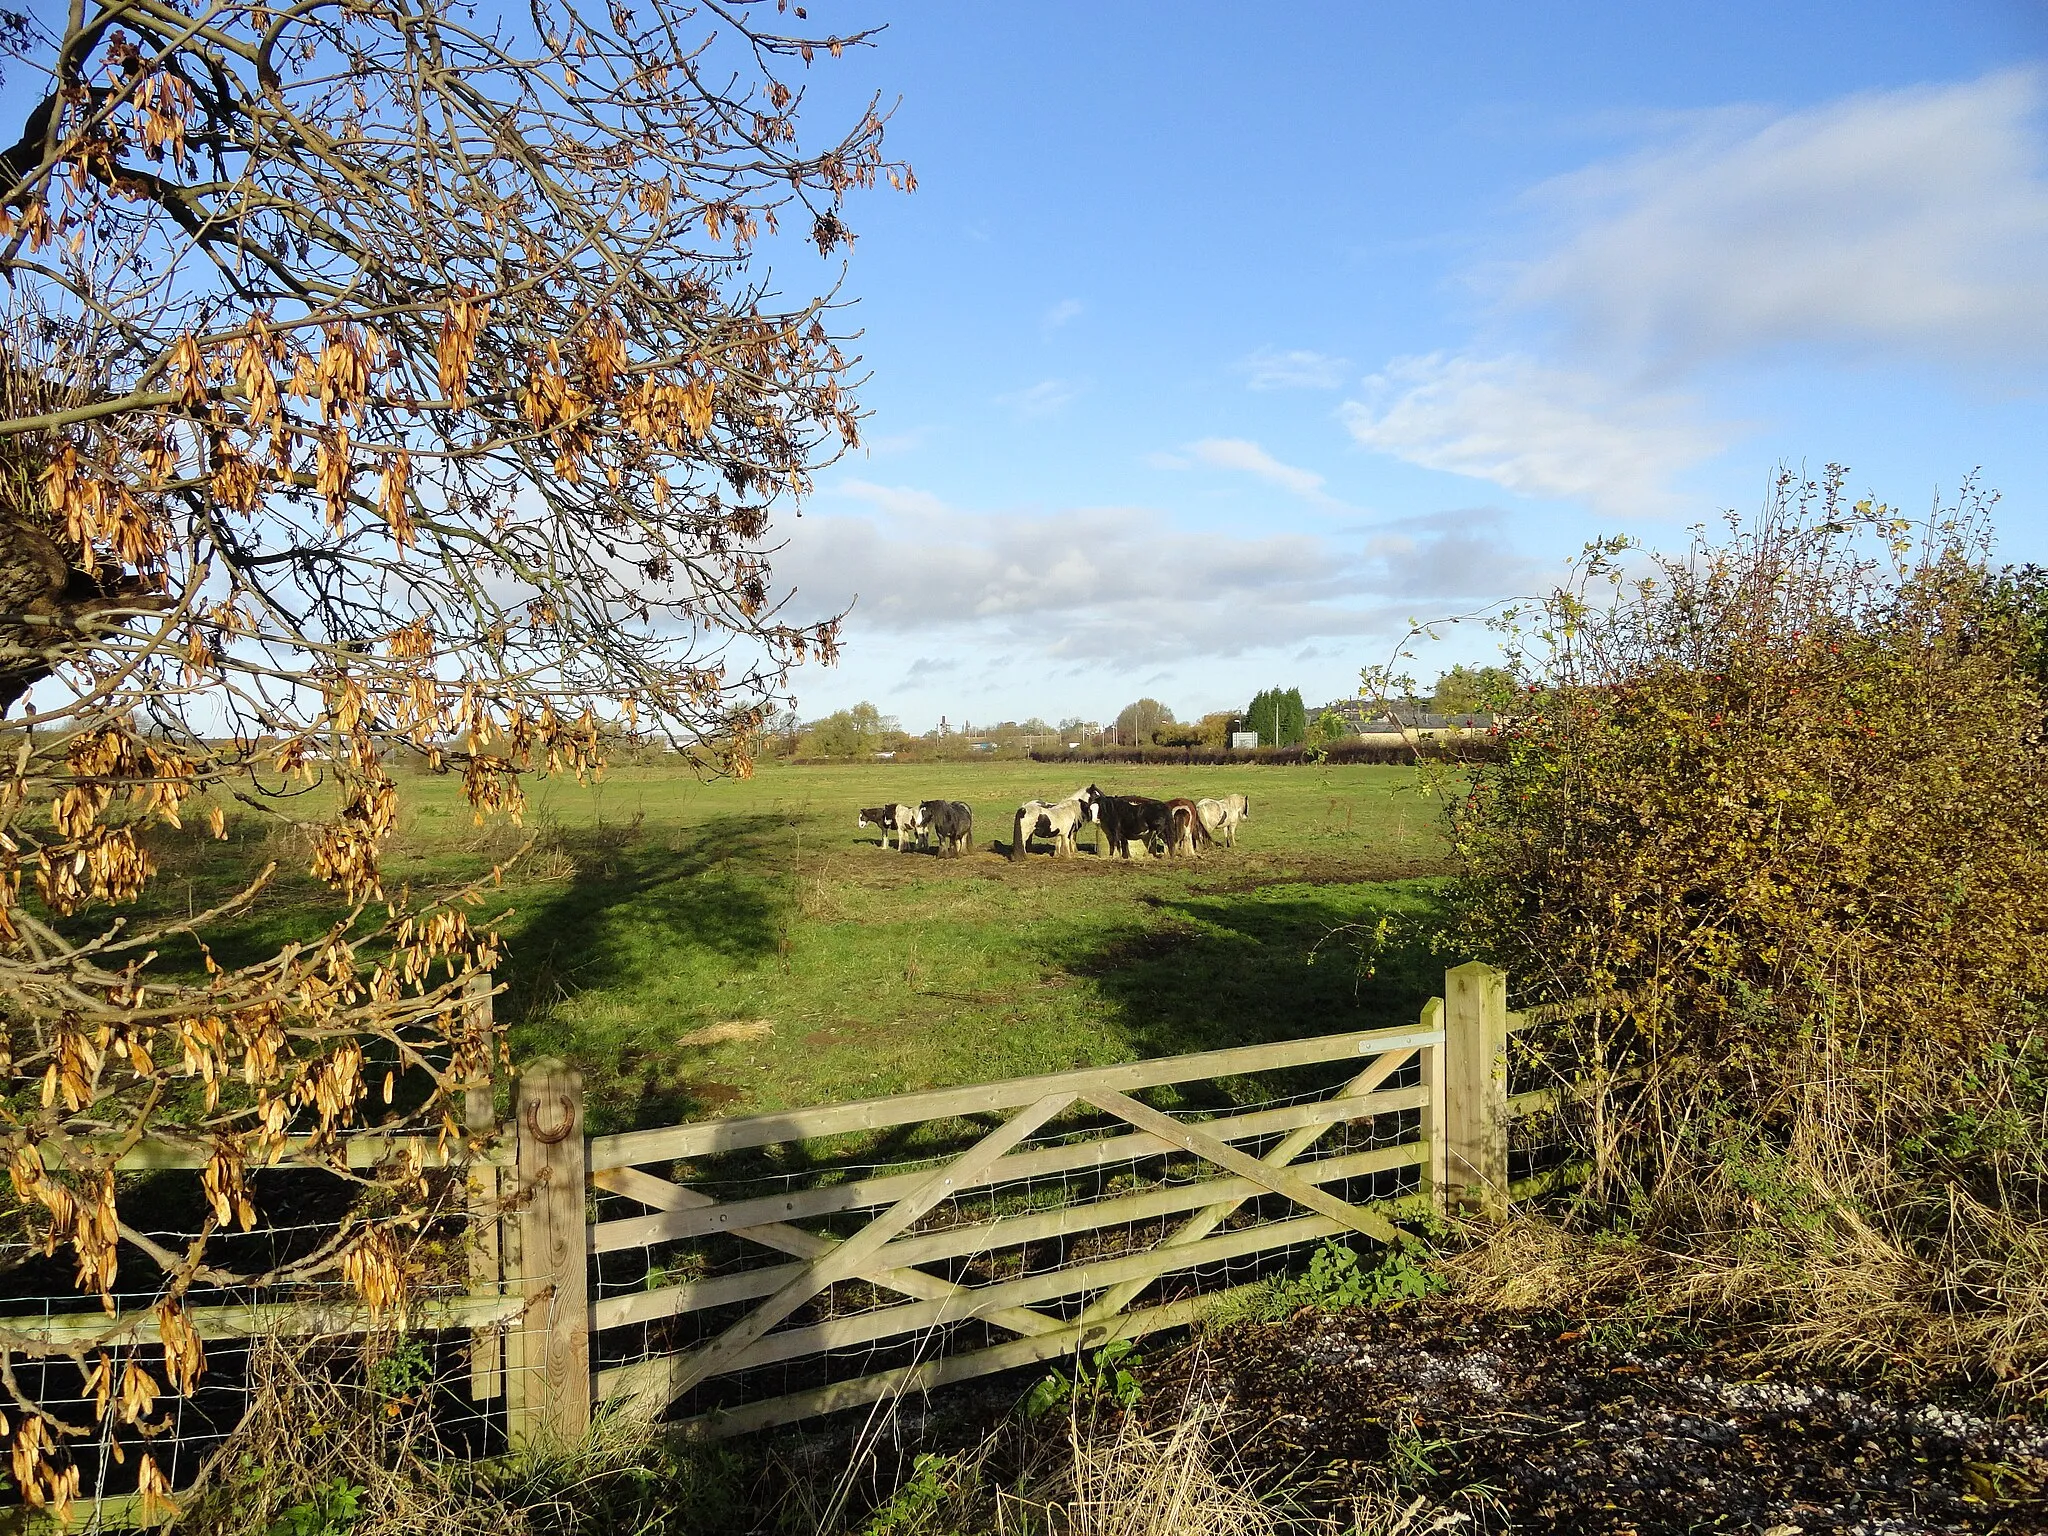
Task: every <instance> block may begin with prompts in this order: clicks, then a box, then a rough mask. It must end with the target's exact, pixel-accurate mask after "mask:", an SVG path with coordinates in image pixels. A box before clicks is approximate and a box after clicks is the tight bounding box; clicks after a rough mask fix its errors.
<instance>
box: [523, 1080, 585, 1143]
mask: <svg viewBox="0 0 2048 1536" xmlns="http://www.w3.org/2000/svg"><path fill="white" fill-rule="evenodd" d="M555 1102H556V1103H558V1104H560V1105H561V1106H562V1119H561V1123H560V1124H559V1126H557V1128H556V1129H554V1130H551V1131H544V1130H542V1129H541V1128H540V1105H541V1101H540V1100H539V1099H534V1100H532V1101H531V1102H529V1103H528V1104H527V1106H526V1128H527V1129H528V1130H529V1131H531V1132H533V1134H534V1137H535V1139H536V1140H538V1141H540V1142H541V1143H542V1144H544V1145H546V1146H550V1147H551V1146H553V1145H554V1144H555V1143H556V1142H558V1141H567V1140H568V1139H569V1133H570V1132H571V1131H573V1130H575V1129H576V1106H575V1104H574V1103H573V1102H571V1100H570V1098H569V1095H567V1094H566V1093H561V1094H556V1095H555Z"/></svg>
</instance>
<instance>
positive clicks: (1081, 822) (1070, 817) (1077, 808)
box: [854, 784, 1252, 861]
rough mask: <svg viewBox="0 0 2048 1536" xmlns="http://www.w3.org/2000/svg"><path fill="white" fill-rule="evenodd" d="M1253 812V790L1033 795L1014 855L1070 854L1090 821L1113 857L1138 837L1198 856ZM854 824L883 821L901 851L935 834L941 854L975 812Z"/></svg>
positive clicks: (960, 808) (934, 803)
mask: <svg viewBox="0 0 2048 1536" xmlns="http://www.w3.org/2000/svg"><path fill="white" fill-rule="evenodd" d="M1251 816H1252V802H1251V799H1250V797H1249V796H1246V795H1225V796H1223V797H1222V798H1221V799H1220V800H1188V799H1185V798H1183V799H1175V800H1153V799H1150V798H1148V797H1147V796H1144V795H1111V794H1105V793H1104V792H1103V791H1102V790H1100V789H1098V788H1097V787H1096V786H1095V785H1093V784H1090V785H1089V786H1088V787H1087V788H1086V789H1079V790H1076V791H1074V793H1073V794H1071V795H1069V796H1067V798H1066V799H1064V800H1027V801H1025V802H1024V803H1023V804H1022V805H1020V806H1018V807H1017V814H1016V815H1015V817H1013V818H1012V820H1011V824H1010V858H1011V859H1012V860H1013V861H1015V860H1019V859H1022V858H1023V857H1024V856H1025V854H1026V853H1028V852H1029V851H1030V847H1031V844H1032V842H1033V840H1034V839H1035V840H1037V841H1039V842H1041V843H1049V844H1050V845H1051V850H1050V851H1051V854H1052V856H1053V857H1054V858H1060V857H1062V856H1065V857H1068V858H1071V857H1073V856H1074V855H1075V854H1076V853H1078V852H1079V848H1078V847H1077V844H1076V839H1077V838H1078V837H1079V836H1080V832H1081V829H1082V828H1083V827H1088V826H1093V827H1096V828H1098V829H1100V830H1099V834H1098V839H1097V842H1096V850H1097V852H1100V851H1102V846H1103V843H1104V842H1107V844H1108V851H1109V856H1110V857H1111V858H1122V859H1128V858H1129V857H1130V856H1131V844H1132V843H1140V844H1142V845H1143V846H1144V848H1145V849H1146V851H1147V852H1148V853H1151V854H1153V855H1154V856H1155V857H1156V856H1159V855H1163V854H1188V855H1192V854H1194V853H1195V852H1197V851H1198V850H1199V849H1200V848H1202V847H1205V846H1210V845H1213V844H1216V843H1221V844H1222V845H1223V846H1224V847H1226V848H1235V847H1236V846H1237V829H1238V827H1239V826H1240V825H1241V824H1243V823H1244V822H1247V821H1250V820H1251ZM854 825H855V826H857V827H876V828H879V829H880V831H881V834H882V846H883V847H884V848H887V847H888V846H889V839H890V838H891V837H892V836H893V837H894V838H895V839H896V850H897V852H899V853H903V852H907V851H909V848H910V841H909V840H910V839H911V838H912V837H915V838H916V839H917V846H918V847H920V848H929V847H931V846H932V844H933V842H934V841H935V840H936V842H937V844H938V851H939V852H940V853H942V854H960V853H966V852H969V851H971V850H972V849H973V847H974V812H973V811H972V810H970V809H969V808H968V807H967V806H966V805H964V804H963V803H962V802H960V801H958V800H926V801H923V802H922V803H920V804H918V805H914V806H913V805H873V806H868V807H866V808H865V809H863V810H862V811H861V813H860V816H859V818H858V819H857V820H856V822H855V823H854Z"/></svg>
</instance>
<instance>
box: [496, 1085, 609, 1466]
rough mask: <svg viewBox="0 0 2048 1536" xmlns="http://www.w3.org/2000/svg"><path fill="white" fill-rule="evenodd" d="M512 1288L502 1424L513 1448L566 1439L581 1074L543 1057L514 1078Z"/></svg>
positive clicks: (576, 1389) (578, 1344) (574, 1324)
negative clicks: (515, 1263) (516, 1296)
mask: <svg viewBox="0 0 2048 1536" xmlns="http://www.w3.org/2000/svg"><path fill="white" fill-rule="evenodd" d="M518 1138H519V1199H520V1207H519V1212H518V1215H517V1217H516V1226H517V1229H518V1233H519V1267H518V1269H517V1271H516V1274H517V1277H518V1285H519V1293H520V1294H521V1295H522V1296H524V1297H525V1298H526V1310H525V1311H524V1312H522V1313H521V1314H520V1317H519V1321H518V1323H517V1325H516V1332H515V1334H514V1342H515V1343H516V1348H514V1349H513V1350H512V1351H511V1352H510V1353H511V1359H510V1360H509V1361H508V1362H507V1363H508V1369H507V1372H506V1379H505V1428H506V1434H507V1436H508V1438H509V1439H510V1440H511V1443H512V1445H513V1446H514V1447H515V1448H516V1447H520V1446H526V1445H535V1444H540V1443H548V1444H553V1445H557V1446H566V1445H570V1444H573V1443H574V1442H575V1441H576V1440H577V1439H578V1438H579V1437H580V1436H581V1435H582V1434H583V1432H584V1430H585V1429H587V1428H588V1427H589V1425H590V1291H589V1279H588V1274H589V1271H588V1264H589V1251H590V1241H589V1237H588V1234H587V1230H586V1224H585V1221H584V1186H585V1179H586V1177H587V1174H586V1170H585V1160H584V1143H583V1074H582V1073H580V1072H578V1071H577V1070H576V1069H575V1068H574V1067H571V1066H569V1065H568V1064H567V1063H565V1062H561V1061H557V1060H555V1059H554V1058H552V1057H544V1058H542V1059H541V1060H539V1061H535V1062H532V1063H530V1064H529V1065H528V1066H527V1068H526V1070H525V1071H524V1073H522V1074H521V1076H520V1079H519V1104H518Z"/></svg>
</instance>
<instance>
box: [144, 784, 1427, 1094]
mask: <svg viewBox="0 0 2048 1536" xmlns="http://www.w3.org/2000/svg"><path fill="white" fill-rule="evenodd" d="M1098 776H1099V777H1100V778H1101V779H1102V780H1103V782H1104V787H1105V788H1109V789H1112V790H1115V791H1118V792H1126V793H1149V794H1157V795H1161V796H1166V795H1176V794H1187V795H1193V796H1199V795H1205V794H1222V793H1225V792H1228V791H1230V790H1233V789H1238V790H1243V791H1244V792H1246V793H1248V794H1249V795H1250V796H1251V798H1252V811H1253V816H1252V820H1251V821H1250V822H1249V823H1248V824H1247V826H1246V827H1245V828H1244V829H1243V832H1242V834H1241V836H1240V839H1239V846H1238V848H1237V849H1236V850H1234V851H1230V850H1224V849H1216V850H1214V851H1212V852H1210V853H1207V854H1205V855H1204V856H1202V857H1201V858H1198V859H1177V860H1156V861H1153V860H1145V859H1142V858H1141V859H1138V860H1135V861H1133V862H1132V863H1130V864H1124V863H1123V862H1121V861H1115V862H1112V861H1110V860H1108V859H1104V858H1098V857H1096V856H1094V855H1093V854H1092V853H1090V852H1089V851H1088V849H1087V848H1086V846H1085V839H1086V838H1087V837H1088V836H1090V835H1091V834H1084V848H1083V851H1082V854H1081V856H1080V857H1079V858H1076V859H1072V860H1059V861H1054V860H1052V859H1050V858H1048V857H1045V856H1043V855H1039V856H1034V857H1032V858H1031V859H1029V860H1028V861H1027V862H1026V863H1024V864H1022V865H1013V864H1011V863H1009V862H1008V861H1007V860H1006V859H1005V858H1004V857H1002V855H1001V854H1000V853H999V852H997V851H996V845H1002V846H1006V845H1007V842H1008V838H1009V830H1010V829H1009V813H1010V812H1011V811H1012V810H1013V809H1014V808H1015V806H1016V805H1017V803H1018V802H1019V801H1020V800H1023V799H1027V798H1030V797H1032V796H1034V795H1047V796H1058V795H1062V794H1065V793H1068V792H1069V791H1071V790H1073V789H1076V788H1079V787H1080V786H1081V785H1083V784H1085V783H1086V782H1087V781H1088V777H1089V775H1088V773H1087V772H1086V771H1085V770H1082V771H1075V770H1071V769H1063V768H1060V767H1055V766H1047V765H1039V764H1031V763H968V764H930V765H901V766H898V765H892V764H874V765H863V766H848V767H768V768H764V769H763V770H762V771H761V773H760V774H759V775H758V776H757V777H755V778H754V779H751V780H746V781H721V782H717V783H711V784H699V783H697V782H695V781H693V780H691V779H689V778H687V777H684V776H682V775H679V774H677V773H675V772H674V771H672V770H667V769H661V768H634V767H628V768H621V769H618V770H615V771H614V772H613V773H611V774H609V775H608V776H607V778H606V780H605V781H604V782H603V783H602V784H600V785H597V786H594V787H588V788H585V787H579V786H577V785H575V784H573V783H571V782H567V781H561V782H551V783H546V784H540V785H536V786H534V787H533V788H532V789H531V791H530V796H531V798H530V804H529V810H528V815H527V818H526V821H527V826H528V828H529V829H532V830H538V831H539V833H540V834H541V840H542V846H541V848H540V849H539V851H538V853H537V855H536V856H535V857H534V858H533V859H531V860H530V869H529V871H528V872H527V873H525V874H522V875H520V876H519V877H517V878H514V879H508V881H507V884H506V888H505V900H506V903H507V905H509V907H510V908H511V912H510V914H509V916H508V917H507V918H506V920H505V922H504V924H503V932H504V935H505V937H506V939H507V941H508V947H509V959H508V961H507V963H506V964H505V966H504V967H503V969H502V970H501V972H500V979H501V980H502V981H503V982H504V983H505V985H506V988H507V990H506V993H505V995H504V996H503V997H501V998H500V1000H499V1008H500V1014H501V1017H502V1018H503V1019H504V1020H505V1021H506V1023H507V1024H508V1025H509V1026H510V1029H511V1035H512V1044H513V1050H514V1054H515V1057H516V1058H518V1059H521V1060H525V1059H530V1058H532V1057H534V1056H537V1055H541V1054H555V1055H561V1056H565V1057H567V1058H568V1059H570V1060H571V1061H573V1062H575V1063H576V1064H577V1065H578V1066H580V1067H581V1068H582V1069H583V1071H584V1073H585V1077H586V1083H587V1086H588V1088H589V1090H590V1098H589V1106H590V1108H589V1118H590V1120H591V1123H592V1127H593V1129H599V1130H608V1129H619V1128H626V1127H633V1126H642V1125H659V1124H666V1123H671V1122H675V1121H679V1120H684V1119H689V1118H693V1117H699V1116H704V1115H714V1114H734V1113H745V1112H749V1111H754V1110H761V1109H772V1108H783V1107H789V1106H794V1105H802V1104H811V1103H824V1102H830V1101H832V1100H835V1099H846V1098H857V1097H865V1096H869V1095H875V1094H885V1093H894V1092H900V1091H906V1090H910V1089H916V1088H923V1087H931V1086H935V1085H941V1084H948V1083H960V1082H974V1081H984V1080H990V1079H995V1078H1002V1077H1010V1076H1016V1075H1021V1074H1026V1073H1037V1072H1048V1071H1057V1070H1060V1069H1062V1068H1066V1067H1072V1066H1080V1065H1090V1064H1099V1063H1103V1062H1109V1061H1117V1060H1127V1059H1131V1058H1134V1057H1142V1056H1153V1055H1167V1054H1173V1053H1177V1052H1183V1051H1194V1050H1203V1049H1208V1048H1212V1047H1216V1046H1223V1045H1229V1044H1235V1043H1243V1042H1250V1041H1262V1040H1271V1039H1279V1038H1285V1037H1288V1036H1298V1035H1305V1034H1318V1033H1325V1032H1329V1031H1335V1030H1340V1029H1350V1028H1361V1027H1370V1026H1372V1025H1375V1024H1379V1023H1397V1022H1403V1021H1406V1020H1408V1019H1412V1018H1413V1017H1414V1011H1415V1008H1416V1007H1417V1006H1418V1004H1419V1001H1420V999H1421V998H1422V997H1424V996H1427V995H1428V994H1429V993H1430V992H1432V991H1434V990H1436V981H1437V978H1436V976H1435V971H1434V967H1436V966H1437V965H1438V964H1440V962H1439V961H1437V960H1436V959H1435V958H1434V957H1432V956H1431V955H1430V954H1429V953H1428V952H1427V946H1426V943H1424V942H1422V941H1421V940H1420V939H1418V940H1417V941H1415V942H1411V943H1409V944H1407V945H1406V946H1405V947H1398V946H1397V947H1396V949H1395V950H1394V951H1393V953H1391V954H1390V955H1389V956H1388V957H1386V959H1385V960H1384V961H1383V962H1382V964H1381V966H1380V969H1379V972H1378V974H1377V975H1375V976H1373V977H1371V978H1369V979H1367V980H1364V981H1363V982H1361V981H1360V980H1359V979H1358V977H1357V976H1356V974H1355V966H1354V964H1353V956H1352V953H1351V951H1350V950H1349V949H1348V948H1346V947H1344V946H1343V945H1342V944H1341V943H1338V944H1334V945H1332V946H1330V947H1327V948H1326V949H1325V951H1324V953H1323V955H1322V956H1321V958H1319V959H1317V960H1316V961H1315V962H1314V963H1311V959H1310V956H1311V951H1312V950H1313V949H1314V948H1315V946H1316V944H1317V942H1318V941H1319V940H1321V939H1323V938H1324V936H1325V935H1326V934H1328V933H1329V932H1330V931H1331V930H1333V929H1335V928H1338V927H1339V926H1341V925H1343V924H1346V923H1352V922H1357V921H1359V920H1361V919H1370V918H1372V917H1374V916H1376V915H1378V914H1381V913H1387V912H1392V913H1397V914H1402V915H1404V916H1406V917H1407V918H1409V919H1411V920H1412V922H1411V927H1412V928H1413V929H1414V930H1415V931H1416V932H1417V933H1421V932H1422V931H1424V930H1426V929H1427V927H1428V923H1429V918H1430V914H1431V912H1432V910H1433V900H1434V892H1435V879H1434V878H1433V877H1434V876H1436V875H1437V874H1438V873H1439V872H1440V870H1441V869H1442V867H1443V864H1444V848H1443V844H1442V841H1441V837H1440V835H1439V833H1438V831H1437V829H1436V820H1435V814H1434V809H1433V806H1432V804H1431V802H1429V801H1428V800H1426V799H1425V798H1424V797H1422V796H1421V795H1420V794H1418V793H1417V792H1416V787H1417V781H1416V778H1415V774H1414V771H1413V770H1412V769H1406V768H1391V767H1363V766H1359V767H1332V768H1320V769H1319V768H1312V767H1311V768H1303V767H1266V768H1260V767H1246V766H1235V767H1215V768H1179V767H1167V768H1154V767H1145V768H1125V767H1116V768H1108V767H1105V768H1102V769H1101V770H1099V775H1098ZM402 789H403V792H404V796H405V802H406V805H407V807H408V809H407V811H406V814H405V819H404V821H403V823H402V825H401V829H400V832H399V834H398V836H397V837H396V839H395V840H394V843H393V846H392V848H391V850H390V852H389V855H388V856H387V859H386V865H385V868H386V879H387V884H390V885H393V886H396V885H397V884H399V883H401V882H405V881H417V882H426V881H437V880H443V879H447V878H450V877H452V876H454V875H456V874H458V873H462V872H466V871H470V870H474V869H475V868H477V867H479V866H480V865H483V864H485V863H487V862H488V859H489V857H490V856H492V855H493V854H496V855H498V856H502V855H503V853H504V852H505V851H507V850H508V849H510V848H511V847H514V846H516V845H517V843H518V842H519V841H520V840H521V838H522V837H523V834H519V833H516V832H514V831H513V830H512V829H506V828H491V829H484V830H481V831H479V830H478V829H477V828H475V827H474V826H473V825H472V822H471V818H470V814H469V811H468V808H467V807H466V806H464V805H463V804H461V802H460V796H459V787H458V785H457V784H456V782H455V781H454V780H453V779H452V778H447V777H438V776H419V777H409V778H407V779H406V780H404V781H403V784H402ZM939 796H944V797H946V798H953V799H961V800H966V801H968V802H969V803H970V804H971V805H972V806H973V807H974V813H975V832H976V836H975V848H974V851H973V852H972V853H971V854H969V855H967V856H965V857H961V858H957V859H954V858H940V857H937V856H935V855H930V854H917V853H911V854H898V853H896V852H894V851H893V850H892V851H889V852H884V851H882V850H881V849H880V848H879V847H878V846H877V835H876V834H875V833H874V832H873V831H872V830H859V831H857V830H856V829H855V826H854V818H855V814H856V812H857V811H858V809H859V808H860V807H861V806H863V805H871V804H876V803H880V802H883V801H890V800H904V801H911V802H914V801H917V800H920V799H926V798H934V797H939ZM164 855H165V863H166V866H167V867H166V871H165V876H164V878H163V880H162V882H161V884H160V886H159V894H158V896H157V898H156V900H157V902H159V903H165V902H168V903H170V904H173V905H176V906H178V907H180V908H182V907H184V906H185V905H187V904H188V903H191V904H195V905H203V904H204V902H205V901H206V900H207V899H208V898H209V897H212V896H217V895H218V894H219V893H221V892H223V891H225V890H226V889H228V888H229V887H230V886H231V884H232V883H233V881H234V880H235V879H236V878H237V877H240V876H241V875H242V874H243V873H244V871H246V870H247V869H248V868H249V867H251V866H252V865H254V864H257V863H259V862H260V861H261V860H262V859H264V858H267V857H278V858H280V861H281V863H282V864H283V865H284V867H286V868H287V869H289V868H291V867H292V866H293V865H294V864H296V863H299V862H301V861H300V860H299V859H298V858H297V856H296V854H295V851H294V850H293V849H291V848H290V847H289V846H282V847H281V846H279V840H278V839H277V838H276V837H274V836H271V837H265V835H264V834H263V833H262V832H261V831H260V829H259V828H258V827H257V826H256V825H255V824H254V823H253V822H248V821H244V822H240V823H237V824H236V827H235V831H234V834H233V836H232V837H231V839H230V841H229V843H228V844H227V845H226V846H225V847H223V846H222V845H219V844H211V843H196V844H195V843H189V842H185V843H178V844H175V845H167V846H166V847H165V848H164ZM319 894H320V893H319V891H318V888H317V887H315V886H313V885H312V883H311V882H310V881H309V880H307V879H306V878H305V877H303V876H294V877H291V878H288V879H286V880H284V881H283V882H282V883H281V884H280V885H279V886H278V887H277V888H276V889H275V890H274V891H273V892H271V893H268V894H266V896H265V897H264V898H263V900H262V902H261V903H260V904H259V906H258V907H257V909H256V910H255V911H254V912H252V913H251V914H250V915H249V916H248V917H247V918H246V919H243V920H241V921H238V922H237V923H236V924H235V925H234V926H233V927H232V928H231V929H229V930H228V931H226V932H225V933H223V934H222V935H220V936H219V938H218V939H217V940H216V944H215V948H216V952H217V953H220V954H221V955H222V956H223V958H227V959H234V958H242V957H253V956H254V955H256V954H258V953H261V952H264V951H267V950H269V949H274V948H275V947H276V945H277V944H278V943H280V942H282V941H283V940H284V939H286V938H289V937H303V936H305V934H306V931H307V929H308V927H309V926H310V925H311V922H312V914H313V913H314V911H315V910H316V905H315V903H316V901H317V899H318V897H319ZM720 1025H725V1026H733V1025H751V1026H752V1028H751V1029H733V1028H728V1029H726V1030H724V1031H716V1033H722V1034H724V1035H726V1036H728V1038H724V1039H722V1040H713V1041H709V1042H705V1041H701V1040H699V1041H693V1040H692V1039H691V1037H692V1036H694V1035H701V1034H702V1033H703V1032H705V1031H713V1030H714V1028H715V1026H720Z"/></svg>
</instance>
